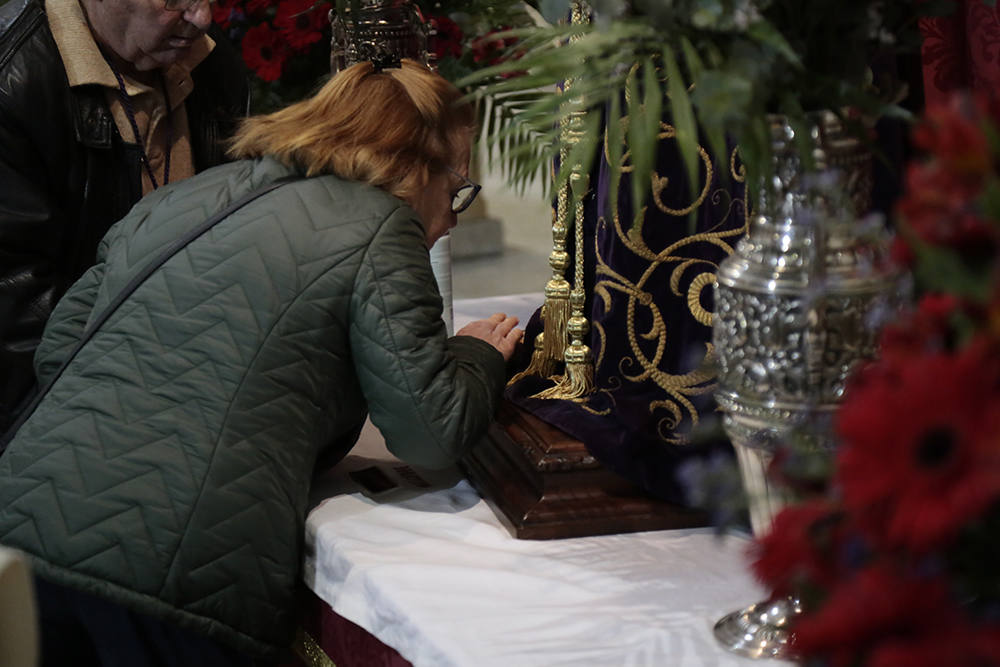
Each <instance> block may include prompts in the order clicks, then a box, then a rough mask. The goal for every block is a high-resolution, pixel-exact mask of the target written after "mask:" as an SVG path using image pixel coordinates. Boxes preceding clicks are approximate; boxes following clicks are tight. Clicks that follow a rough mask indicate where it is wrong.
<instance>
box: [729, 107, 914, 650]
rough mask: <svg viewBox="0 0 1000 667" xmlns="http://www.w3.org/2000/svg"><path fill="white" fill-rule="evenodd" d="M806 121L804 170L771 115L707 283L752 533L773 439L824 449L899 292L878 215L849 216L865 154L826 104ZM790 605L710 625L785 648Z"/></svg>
mask: <svg viewBox="0 0 1000 667" xmlns="http://www.w3.org/2000/svg"><path fill="white" fill-rule="evenodd" d="M809 120H810V122H809V123H808V125H807V127H806V128H805V131H806V132H808V136H807V137H806V139H807V140H808V142H809V143H808V145H809V147H810V148H811V152H812V158H813V164H811V165H810V166H809V167H808V168H807V167H806V166H805V165H804V164H803V160H802V157H801V153H800V149H799V145H800V142H801V141H802V138H801V137H799V138H797V137H796V130H795V129H794V128H793V127H792V125H791V124H790V123H789V122H788V120H787V119H786V118H784V117H777V116H774V117H771V118H770V131H771V140H772V151H773V158H772V159H773V162H772V169H771V171H770V173H769V174H767V175H766V177H765V178H764V179H762V180H763V182H762V183H760V186H759V189H758V190H759V191H758V198H757V206H756V210H755V212H754V215H753V217H752V219H751V221H750V225H749V230H748V233H747V236H746V237H745V238H744V239H743V240H741V241H740V243H739V244H738V245H737V247H736V249H735V252H734V253H733V254H732V255H731V256H729V257H728V258H726V259H725V260H724V261H723V262H722V263H721V264H720V265H719V270H718V274H717V283H716V288H715V317H714V320H713V330H712V339H713V345H714V347H715V354H716V357H717V361H718V389H717V392H716V399H717V401H718V403H719V406H720V408H721V409H722V411H723V424H724V427H725V430H726V433H727V435H728V436H729V438H730V439H731V440H732V443H733V446H734V448H735V450H736V454H737V459H738V462H739V465H740V472H741V475H742V478H743V482H744V486H745V488H746V491H747V495H748V497H749V502H750V519H751V527H752V529H753V532H754V533H755V534H756V535H762V534H763V533H765V532H767V530H768V529H769V527H770V524H771V521H772V519H773V517H774V515H775V514H776V513H777V511H778V510H779V509H780V508H781V506H782V505H783V504H784V503H785V498H784V497H782V494H781V491H780V490H779V489H776V488H775V487H774V486H773V485H772V484H771V483H770V482H769V480H768V477H767V475H766V471H767V467H768V465H769V463H770V461H771V459H772V457H773V454H774V446H775V444H776V443H780V442H787V441H789V440H790V439H794V442H795V443H796V445H797V446H805V447H808V448H810V449H812V450H813V451H817V450H818V451H820V452H822V451H830V450H832V449H833V447H834V446H835V437H834V433H833V425H832V421H833V414H834V412H835V410H836V408H837V405H838V403H839V401H840V399H841V396H842V395H843V393H844V388H845V383H846V381H847V379H848V376H849V375H850V374H851V372H852V370H854V369H855V367H856V366H857V365H858V364H859V363H860V362H862V361H864V360H866V359H869V358H872V357H873V356H874V355H875V351H876V344H877V337H878V329H879V324H880V323H881V322H883V321H884V320H885V319H886V318H887V317H888V316H889V314H890V313H891V312H892V311H893V309H894V306H895V304H896V303H897V301H898V298H899V291H900V281H899V280H898V278H897V275H896V273H895V272H894V270H893V269H891V268H890V263H889V262H888V256H887V255H888V248H889V237H888V233H887V232H886V231H885V228H884V225H883V224H882V221H881V220H880V219H861V218H860V217H859V215H860V213H861V212H863V211H864V210H865V209H866V208H867V205H868V202H869V200H870V193H871V185H872V157H871V153H870V151H868V150H867V148H866V147H865V146H864V145H863V143H862V142H861V141H860V140H859V139H857V138H856V137H855V136H854V135H852V134H850V133H848V132H847V131H846V129H845V127H844V126H843V124H842V123H841V121H840V120H839V119H838V118H837V116H836V115H834V114H833V113H829V112H825V113H819V114H814V115H812V116H810V119H809ZM797 611H798V602H797V601H796V600H794V599H788V600H773V601H769V602H767V603H764V604H761V605H753V606H751V607H749V608H747V609H745V610H741V611H740V612H737V613H735V614H730V615H729V616H727V617H726V618H724V619H723V620H722V621H720V623H719V624H717V626H716V636H717V637H718V638H719V639H720V641H722V642H723V643H724V644H726V645H727V647H728V648H730V649H732V650H734V651H736V652H738V653H742V654H744V655H749V656H752V657H764V656H772V657H786V656H787V655H788V645H787V642H788V639H789V636H788V633H787V630H786V629H785V627H784V626H785V624H786V623H787V620H788V616H789V615H790V614H794V613H796V612H797Z"/></svg>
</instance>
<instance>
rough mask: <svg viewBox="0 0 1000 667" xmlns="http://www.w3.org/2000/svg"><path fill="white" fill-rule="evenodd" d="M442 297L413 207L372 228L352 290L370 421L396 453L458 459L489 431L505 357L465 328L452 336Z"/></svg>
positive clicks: (427, 459) (442, 461)
mask: <svg viewBox="0 0 1000 667" xmlns="http://www.w3.org/2000/svg"><path fill="white" fill-rule="evenodd" d="M441 311H442V303H441V296H440V294H439V293H438V289H437V283H436V282H435V281H434V274H433V273H432V271H431V265H430V259H429V256H428V253H427V249H426V248H425V247H424V240H423V230H422V229H421V227H420V224H419V223H418V222H417V220H416V219H415V214H414V212H413V211H412V210H411V209H409V208H408V207H402V208H399V209H397V210H396V211H394V212H393V213H392V214H391V215H390V216H389V217H388V218H387V219H386V220H385V221H384V222H383V223H382V225H381V227H380V229H379V230H378V231H377V232H376V234H375V236H374V238H373V240H372V242H371V244H370V245H369V247H368V250H367V252H366V253H365V257H364V259H363V262H362V265H361V268H360V270H359V272H358V274H357V277H356V282H355V285H354V293H353V295H352V298H351V323H350V340H351V354H352V357H353V361H354V367H355V370H356V372H357V375H358V379H359V381H360V383H361V388H362V391H363V392H364V395H365V399H366V400H367V402H368V407H369V411H370V414H371V420H372V423H373V424H375V426H377V427H378V428H379V430H380V431H381V432H382V435H383V436H384V437H385V441H386V445H387V446H388V448H389V451H391V452H392V453H393V454H395V455H396V456H397V457H399V458H400V459H402V460H403V461H406V462H408V463H411V464H413V465H418V466H424V467H428V468H434V467H444V466H447V465H450V464H452V463H454V462H455V461H456V460H457V459H458V458H460V457H461V456H462V454H464V453H465V451H466V449H467V448H468V447H470V446H471V445H472V444H474V443H475V442H476V441H477V440H478V439H479V438H481V437H482V435H483V434H484V433H485V432H486V428H487V426H488V425H489V422H490V421H491V419H492V418H493V414H494V411H495V409H496V404H497V401H498V400H499V397H500V393H501V391H502V389H503V382H504V372H505V365H504V361H503V356H502V355H501V354H500V353H499V352H498V351H497V350H495V349H494V348H493V347H492V346H491V345H489V344H488V343H486V342H484V341H481V340H479V339H476V338H471V337H467V336H456V337H453V338H450V339H449V338H448V337H447V334H446V332H445V326H444V322H443V321H442V319H441Z"/></svg>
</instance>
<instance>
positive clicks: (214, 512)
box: [0, 158, 504, 656]
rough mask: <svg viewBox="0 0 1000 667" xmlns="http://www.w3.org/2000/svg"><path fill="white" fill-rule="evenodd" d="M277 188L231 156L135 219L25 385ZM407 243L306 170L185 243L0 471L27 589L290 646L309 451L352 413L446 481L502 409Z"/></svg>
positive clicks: (82, 287) (59, 324)
mask: <svg viewBox="0 0 1000 667" xmlns="http://www.w3.org/2000/svg"><path fill="white" fill-rule="evenodd" d="M290 173H291V170H289V169H287V168H286V167H284V166H282V165H280V164H279V163H278V162H276V161H274V160H272V159H270V158H265V159H263V160H256V161H243V162H237V163H233V164H229V165H224V166H221V167H217V168H215V169H211V170H209V171H206V172H203V173H202V174H200V175H198V176H196V177H194V178H192V179H188V180H186V181H182V182H179V183H177V184H174V185H171V186H169V187H165V188H161V189H159V190H157V191H156V192H155V193H153V194H152V195H150V196H149V197H146V198H145V199H143V200H142V201H140V202H139V203H138V204H137V205H136V206H135V208H134V209H133V210H132V211H131V212H130V213H129V215H128V216H127V217H125V218H124V219H123V220H122V221H121V222H119V223H118V224H117V225H115V226H114V227H113V228H112V229H111V230H110V231H109V232H108V235H107V236H106V237H105V238H104V240H103V242H102V244H101V248H100V251H99V258H98V263H97V264H96V265H95V266H94V267H93V268H92V269H91V270H90V271H89V272H88V273H87V274H85V275H84V277H83V278H81V279H80V281H79V282H77V283H76V284H75V285H74V286H73V287H72V289H71V290H70V291H69V292H68V293H67V294H66V296H65V297H64V298H63V299H62V300H61V301H60V302H59V304H58V306H57V308H56V309H55V311H54V313H53V315H52V319H51V321H50V322H49V324H48V326H47V328H46V331H45V335H44V337H43V340H42V344H41V346H40V347H39V348H38V352H37V355H36V358H35V365H36V368H37V371H38V375H39V378H40V379H41V382H42V383H43V384H44V382H45V380H46V379H47V378H49V377H51V375H52V373H53V372H54V371H55V370H56V369H57V368H58V367H59V365H60V364H61V363H62V361H63V360H64V358H65V357H66V355H67V354H68V353H69V351H70V349H72V347H73V344H74V343H75V341H76V340H77V339H78V337H79V336H80V334H81V332H82V331H83V329H84V327H85V326H86V325H87V322H88V320H89V319H91V318H96V317H97V315H98V314H99V313H100V312H101V311H102V309H103V308H104V306H106V305H107V304H108V303H109V302H110V301H111V300H112V299H113V298H114V297H115V295H116V294H118V292H119V291H120V290H121V289H122V287H123V286H124V285H125V284H126V283H127V282H128V281H129V279H130V277H132V276H133V275H135V274H136V273H137V272H138V271H140V270H141V269H142V268H143V266H144V265H145V264H146V263H147V262H148V261H149V260H150V259H151V258H152V257H153V256H155V255H156V254H157V251H160V250H162V249H163V248H164V247H165V246H166V245H167V244H169V243H170V242H171V241H172V240H174V239H176V238H178V237H179V236H181V235H182V234H183V233H184V232H185V231H187V230H189V229H190V228H192V227H195V226H197V225H198V224H199V223H201V222H203V221H205V220H206V219H208V218H209V217H210V216H211V215H212V214H213V213H215V212H217V211H220V210H223V209H224V208H225V207H226V206H228V205H229V204H230V203H231V202H232V201H233V200H235V199H238V198H239V197H240V196H242V195H244V194H245V193H247V192H249V191H251V190H254V189H258V188H261V187H263V186H265V185H267V184H268V183H271V182H273V181H274V180H276V179H278V178H281V177H284V176H287V175H288V174H290ZM423 238H424V234H423V230H422V228H421V226H420V223H419V222H418V220H417V219H416V214H415V212H414V211H413V210H412V209H411V208H409V207H408V206H406V205H405V204H404V203H403V202H401V201H400V200H398V199H396V198H394V197H392V196H390V195H388V194H386V193H384V192H382V191H380V190H377V189H374V188H371V187H368V186H365V185H361V184H358V183H351V182H346V181H342V180H339V179H338V178H336V177H333V176H320V177H316V178H310V179H303V180H297V181H293V182H291V183H289V184H286V185H284V186H282V187H280V188H278V189H277V190H274V191H272V192H270V193H267V194H265V195H263V196H262V197H260V198H258V199H257V200H255V201H253V202H252V203H250V204H248V205H246V206H245V207H243V208H242V209H240V210H238V211H237V212H235V213H233V214H232V215H231V216H229V217H228V218H226V219H225V220H223V221H222V222H220V223H219V224H218V225H216V226H215V227H214V228H213V229H212V230H211V231H209V232H208V233H206V234H205V235H204V236H202V237H201V238H199V239H198V240H196V241H194V242H192V243H191V244H190V245H188V246H187V247H186V248H185V249H184V250H182V251H181V252H180V253H178V254H177V255H175V256H174V257H173V258H172V259H171V260H169V261H168V262H167V263H166V264H164V265H163V267H162V268H160V269H159V270H157V271H156V273H154V274H153V275H152V276H151V277H150V278H149V279H148V280H147V281H145V282H144V283H143V284H142V285H141V286H140V287H139V288H138V289H137V290H136V291H135V293H134V294H133V295H132V296H131V297H130V298H129V299H128V300H127V301H126V302H125V303H124V304H123V305H122V306H121V307H120V308H119V309H118V310H117V311H116V312H115V314H114V315H113V316H112V317H111V318H110V319H109V320H108V321H107V322H106V323H105V324H104V326H103V327H101V329H100V330H99V332H98V333H97V334H96V335H95V336H94V338H93V339H92V340H91V341H90V342H89V343H87V344H86V345H85V346H84V348H83V349H82V350H81V351H80V353H79V354H78V355H77V357H76V358H75V359H74V360H73V361H72V363H71V364H70V365H69V366H68V368H67V369H66V371H65V372H64V373H63V374H62V375H61V376H60V377H59V379H58V381H57V382H56V384H55V385H54V386H53V387H52V389H51V390H50V391H49V392H48V394H47V395H46V396H45V398H44V400H43V401H42V402H41V403H40V404H39V406H38V408H37V409H36V410H35V412H34V413H33V414H32V416H31V418H30V419H29V420H28V421H27V422H26V423H25V424H24V425H23V426H22V427H21V429H20V431H19V432H18V434H17V436H16V438H15V439H14V440H13V441H12V442H11V444H10V446H9V448H8V450H7V452H6V453H5V454H4V455H3V456H2V457H0V543H2V544H5V545H8V546H12V547H16V548H18V549H21V550H23V551H25V552H27V553H28V554H30V555H31V556H32V557H33V564H34V567H35V568H36V572H37V573H38V574H39V575H40V576H42V577H44V578H46V579H49V580H51V581H54V582H56V583H59V584H62V585H66V586H70V587H74V588H77V589H80V590H84V591H88V592H91V593H95V594H99V595H102V596H105V597H107V598H110V599H112V600H114V601H116V602H118V603H120V604H123V605H125V606H128V607H130V608H132V609H134V610H136V611H140V612H143V613H148V614H152V615H154V616H156V617H157V618H160V619H164V620H169V621H172V622H175V623H177V624H179V625H181V626H184V627H187V628H189V629H192V630H195V631H200V632H202V633H205V634H207V635H209V636H211V637H214V638H216V639H218V640H220V641H223V642H225V643H227V644H230V645H232V646H235V647H236V648H239V649H241V650H243V651H245V652H248V653H251V654H255V655H261V656H268V655H272V656H273V655H274V654H275V652H276V651H277V650H278V649H280V648H281V647H285V646H287V645H288V644H289V643H290V642H291V639H292V636H293V632H294V625H295V613H294V609H293V607H294V602H293V592H294V590H295V588H296V585H297V581H298V577H299V567H300V561H301V555H302V554H301V546H302V540H303V526H304V521H305V513H306V509H307V507H306V503H307V492H308V488H309V481H310V477H311V475H312V472H313V468H314V465H315V462H316V459H317V457H318V455H319V454H320V453H323V454H324V459H325V458H326V455H327V454H329V455H331V456H332V457H333V458H335V459H336V458H339V457H341V456H343V455H344V454H346V453H347V451H348V450H349V449H350V447H351V446H352V445H353V444H354V441H355V438H356V437H357V433H358V430H359V428H360V426H361V424H362V422H363V421H364V418H365V416H366V413H367V412H369V411H370V413H371V419H372V422H373V423H374V424H375V425H376V426H378V427H379V429H380V430H381V432H382V434H383V435H384V436H385V440H386V443H387V444H388V446H389V449H390V450H391V451H392V452H393V453H394V454H396V455H397V456H398V457H399V458H401V459H403V460H404V461H407V462H410V463H412V464H415V465H420V466H428V467H440V466H443V465H447V464H450V463H452V462H454V461H455V460H456V459H457V458H458V457H459V456H461V455H462V453H463V452H464V451H465V450H466V448H467V447H469V446H470V445H472V444H473V443H474V442H475V440H477V439H478V438H479V437H480V436H481V435H482V434H483V433H484V432H485V430H486V427H487V425H488V423H489V421H490V419H491V418H492V415H493V411H494V408H495V405H496V401H497V400H498V398H499V395H500V391H501V388H502V384H503V376H504V362H503V358H502V356H501V355H500V353H499V352H497V351H496V350H495V349H493V348H492V347H491V346H489V345H488V344H486V343H485V342H483V341H481V340H478V339H474V338H470V337H466V336H455V337H452V338H448V337H447V335H446V333H445V328H444V324H443V322H442V320H441V307H442V306H441V298H440V296H439V294H438V291H437V287H436V283H435V281H434V276H433V274H432V272H431V266H430V261H429V257H428V252H427V250H426V248H425V247H424V242H423Z"/></svg>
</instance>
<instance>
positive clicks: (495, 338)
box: [457, 313, 524, 361]
mask: <svg viewBox="0 0 1000 667" xmlns="http://www.w3.org/2000/svg"><path fill="white" fill-rule="evenodd" d="M517 322H518V320H517V318H516V317H513V316H510V317H508V316H507V314H506V313H493V314H492V315H490V316H489V317H488V318H486V319H485V320H476V321H475V322H469V323H468V324H466V325H465V326H464V327H462V328H461V329H460V330H459V331H458V334H457V335H459V336H472V337H473V338H478V339H479V340H484V341H486V342H487V343H489V344H490V345H492V346H493V347H495V348H496V349H497V350H498V351H499V352H500V354H502V355H503V358H504V361H510V358H511V356H512V355H513V354H514V348H515V347H517V344H518V343H519V342H520V341H521V337H522V336H523V335H524V332H523V331H522V330H521V329H518V328H517Z"/></svg>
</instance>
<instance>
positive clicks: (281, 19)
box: [274, 0, 330, 52]
mask: <svg viewBox="0 0 1000 667" xmlns="http://www.w3.org/2000/svg"><path fill="white" fill-rule="evenodd" d="M329 10H330V5H329V4H328V3H326V2H316V0H282V2H281V4H279V5H278V12H277V14H276V15H275V17H274V25H275V27H277V28H278V30H280V31H281V36H282V37H283V38H284V39H285V41H286V42H288V45H289V46H291V47H292V48H293V49H294V50H296V51H300V52H301V51H304V50H305V49H307V48H308V47H309V46H311V45H313V44H315V43H316V42H318V41H320V40H321V39H322V38H323V30H324V29H325V28H326V26H327V25H329V22H328V21H327V13H328V12H329Z"/></svg>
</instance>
